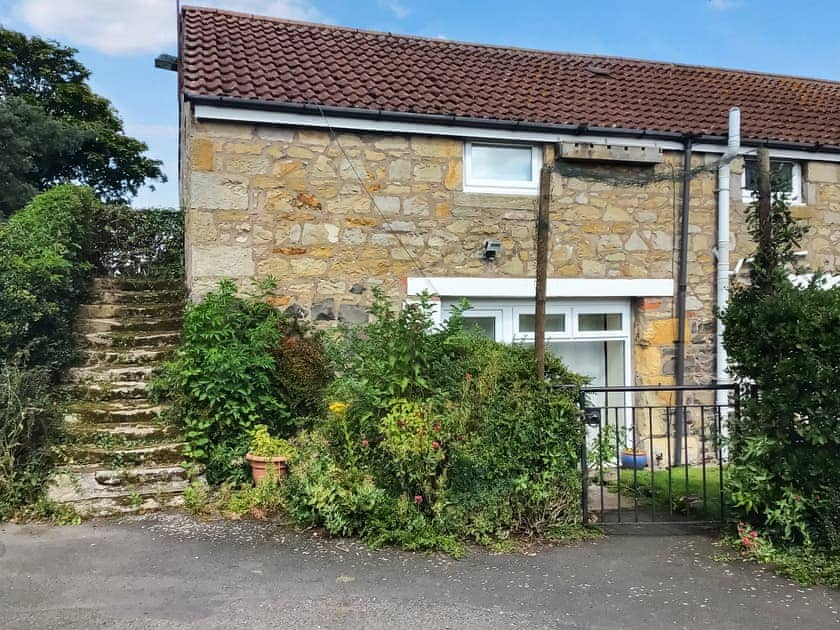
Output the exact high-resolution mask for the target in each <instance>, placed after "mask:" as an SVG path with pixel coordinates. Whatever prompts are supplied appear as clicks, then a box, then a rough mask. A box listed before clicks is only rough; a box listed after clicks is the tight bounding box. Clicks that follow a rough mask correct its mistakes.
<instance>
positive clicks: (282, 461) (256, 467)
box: [245, 453, 288, 483]
mask: <svg viewBox="0 0 840 630" xmlns="http://www.w3.org/2000/svg"><path fill="white" fill-rule="evenodd" d="M245 459H247V460H248V463H249V464H251V476H252V477H253V478H254V483H259V482H260V481H262V480H263V479H264V478H265V476H266V475H267V474H268V468H269V467H271V466H273V467H274V469H275V471H276V477H277V479H280V478H281V477H283V476H284V475H285V474H286V471H287V470H288V466H287V459H286V458H285V457H260V456H259V455H252V454H251V453H247V454H246V455H245Z"/></svg>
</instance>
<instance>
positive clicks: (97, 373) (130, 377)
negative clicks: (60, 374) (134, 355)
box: [67, 365, 160, 383]
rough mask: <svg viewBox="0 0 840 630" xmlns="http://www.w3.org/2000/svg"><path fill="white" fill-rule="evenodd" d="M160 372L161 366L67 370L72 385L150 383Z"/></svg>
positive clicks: (100, 367) (93, 367) (96, 367)
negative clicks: (104, 382)
mask: <svg viewBox="0 0 840 630" xmlns="http://www.w3.org/2000/svg"><path fill="white" fill-rule="evenodd" d="M158 371H160V366H155V365H129V366H126V367H108V366H101V365H98V366H89V367H74V368H70V369H69V370H67V380H68V381H69V382H70V383H90V382H102V381H111V382H113V381H148V380H149V379H151V378H152V376H154V375H155V373H157V372H158Z"/></svg>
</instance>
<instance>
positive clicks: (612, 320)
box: [578, 313, 621, 332]
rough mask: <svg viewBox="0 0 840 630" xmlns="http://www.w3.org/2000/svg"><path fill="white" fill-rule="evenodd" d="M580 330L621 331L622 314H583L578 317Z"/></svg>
mask: <svg viewBox="0 0 840 630" xmlns="http://www.w3.org/2000/svg"><path fill="white" fill-rule="evenodd" d="M578 330H579V331H581V332H593V331H599V330H621V313H581V314H580V315H578Z"/></svg>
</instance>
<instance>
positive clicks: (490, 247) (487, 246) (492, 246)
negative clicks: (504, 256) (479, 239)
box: [484, 241, 502, 260]
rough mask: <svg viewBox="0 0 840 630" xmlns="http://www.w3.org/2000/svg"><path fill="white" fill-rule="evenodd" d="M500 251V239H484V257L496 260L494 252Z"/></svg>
mask: <svg viewBox="0 0 840 630" xmlns="http://www.w3.org/2000/svg"><path fill="white" fill-rule="evenodd" d="M500 251H502V243H501V242H500V241H484V259H485V260H496V254H498V253H499V252H500Z"/></svg>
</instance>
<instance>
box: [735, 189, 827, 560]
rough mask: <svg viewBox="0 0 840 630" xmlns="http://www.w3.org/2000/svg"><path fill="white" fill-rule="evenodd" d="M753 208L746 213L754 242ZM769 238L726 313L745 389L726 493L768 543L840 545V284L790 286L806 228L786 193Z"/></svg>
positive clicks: (776, 208)
mask: <svg viewBox="0 0 840 630" xmlns="http://www.w3.org/2000/svg"><path fill="white" fill-rule="evenodd" d="M756 212H757V204H753V205H752V206H751V207H750V208H749V209H748V213H749V214H748V224H749V226H750V228H751V234H752V235H753V238H754V239H755V240H756V241H757V242H759V243H760V242H761V241H760V240H759V239H758V236H759V235H758V232H757V224H758V221H757V219H756V216H755V215H756ZM770 226H771V238H770V239H768V240H767V245H766V246H765V247H762V246H759V247H758V249H757V251H756V254H755V256H754V260H755V264H754V268H753V272H752V274H751V283H750V284H749V285H742V286H736V287H735V288H734V289H733V292H732V297H731V299H730V302H729V306H728V308H727V309H726V311H725V312H724V313H723V314H722V318H723V322H724V324H725V326H726V328H725V334H724V344H725V346H726V350H727V352H728V354H729V357H730V360H731V362H732V365H733V370H734V371H735V373H736V375H737V376H738V377H739V378H740V379H741V380H742V382H744V383H745V384H746V391H745V394H744V396H743V399H742V400H743V402H742V405H743V408H742V417H741V418H740V419H738V421H737V422H735V423H733V426H732V428H731V451H730V452H731V466H730V469H729V470H730V479H729V490H730V493H731V499H732V503H733V507H734V508H735V510H736V512H737V513H738V515H739V516H740V517H741V519H742V520H744V521H747V522H750V523H753V524H754V525H756V526H759V527H761V528H763V529H764V530H765V531H767V533H768V535H769V536H771V537H776V538H778V539H781V540H785V541H788V542H806V543H814V544H820V545H824V546H827V547H830V548H835V549H840V511H838V509H837V506H838V505H840V490H838V488H840V336H838V335H837V331H838V330H840V288H837V287H835V288H833V289H826V288H825V287H824V286H823V285H822V283H821V281H820V278H819V275H818V276H817V277H816V278H815V279H814V280H813V281H812V282H811V283H810V285H809V286H807V287H804V288H803V287H798V286H796V285H794V283H793V282H791V280H790V278H789V275H788V274H789V273H790V272H791V271H795V268H794V267H793V266H792V265H793V252H794V250H795V249H796V247H797V246H798V240H799V238H800V237H801V235H802V234H803V229H802V228H801V227H800V226H798V225H796V223H795V222H794V221H793V219H792V218H791V216H790V212H789V210H788V207H787V204H786V203H785V200H784V199H783V198H782V197H781V196H776V198H775V199H774V200H773V204H772V207H771V214H770Z"/></svg>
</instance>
